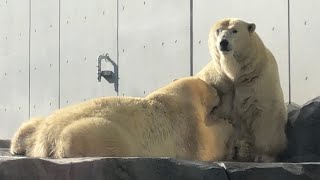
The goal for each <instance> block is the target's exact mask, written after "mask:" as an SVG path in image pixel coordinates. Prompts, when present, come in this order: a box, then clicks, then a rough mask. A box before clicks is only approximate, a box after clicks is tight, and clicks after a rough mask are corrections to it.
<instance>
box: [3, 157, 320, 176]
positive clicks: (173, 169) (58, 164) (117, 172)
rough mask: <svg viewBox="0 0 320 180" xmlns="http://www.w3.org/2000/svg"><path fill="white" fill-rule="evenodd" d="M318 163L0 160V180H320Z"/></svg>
mask: <svg viewBox="0 0 320 180" xmlns="http://www.w3.org/2000/svg"><path fill="white" fill-rule="evenodd" d="M319 175H320V163H238V162H219V163H218V162H195V161H184V160H175V159H170V158H106V157H104V158H102V157H101V158H98V157H97V158H67V159H35V158H25V157H20V158H19V157H2V158H0V179H1V180H7V179H10V180H11V179H18V180H19V179H21V180H22V179H23V180H29V179H30V180H31V179H32V180H38V179H45V180H54V179H59V180H64V179H68V180H69V179H75V180H82V179H83V180H85V179H110V180H140V179H141V180H149V179H150V180H162V179H174V180H180V179H181V180H209V179H213V180H319V178H320V176H319Z"/></svg>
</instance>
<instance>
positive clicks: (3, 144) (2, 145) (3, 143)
mask: <svg viewBox="0 0 320 180" xmlns="http://www.w3.org/2000/svg"><path fill="white" fill-rule="evenodd" d="M9 147H10V140H1V139H0V148H9Z"/></svg>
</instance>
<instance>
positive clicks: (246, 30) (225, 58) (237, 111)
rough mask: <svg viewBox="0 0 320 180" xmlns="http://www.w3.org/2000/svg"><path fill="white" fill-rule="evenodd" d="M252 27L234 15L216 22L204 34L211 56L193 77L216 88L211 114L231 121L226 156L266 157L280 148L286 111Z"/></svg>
mask: <svg viewBox="0 0 320 180" xmlns="http://www.w3.org/2000/svg"><path fill="white" fill-rule="evenodd" d="M255 28H256V25H255V24H254V23H248V22H245V21H243V20H241V19H237V18H225V19H221V20H219V21H218V22H216V23H215V24H214V25H213V27H212V28H211V30H210V33H209V40H208V45H209V50H210V54H211V58H212V61H211V62H209V64H207V65H206V66H205V67H204V68H203V69H202V70H201V71H200V72H199V73H197V74H196V75H195V77H199V78H200V79H203V80H204V81H206V82H207V83H209V84H211V85H212V86H213V87H215V88H216V89H217V91H218V94H219V96H220V100H221V101H220V104H219V105H218V106H217V108H216V109H214V111H213V114H214V115H215V116H216V117H219V118H226V119H229V120H231V122H233V123H232V124H233V125H234V127H235V132H234V135H233V142H234V147H235V152H233V154H230V155H229V160H231V159H235V160H239V161H257V162H261V161H262V162H269V161H275V160H276V157H277V155H279V153H280V152H282V151H283V150H284V149H285V148H286V141H287V140H286V135H285V124H286V121H287V113H286V107H285V103H284V98H283V92H282V89H281V86H280V80H279V73H278V67H277V63H276V60H275V58H274V56H273V55H272V53H271V52H270V51H269V49H267V48H266V47H265V45H264V44H263V42H262V40H261V39H260V38H259V36H258V34H257V33H256V32H255Z"/></svg>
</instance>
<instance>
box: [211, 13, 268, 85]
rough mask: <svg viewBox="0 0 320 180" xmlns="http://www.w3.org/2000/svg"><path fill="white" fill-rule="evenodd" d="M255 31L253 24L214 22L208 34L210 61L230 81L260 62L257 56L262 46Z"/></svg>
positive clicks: (234, 19) (238, 20) (240, 21)
mask: <svg viewBox="0 0 320 180" xmlns="http://www.w3.org/2000/svg"><path fill="white" fill-rule="evenodd" d="M255 29H256V25H255V24H254V23H248V22H245V21H243V20H240V19H237V18H225V19H221V20H219V21H218V22H216V23H215V24H214V25H213V27H212V28H211V30H210V32H209V40H208V45H209V50H210V53H211V56H212V59H213V60H214V62H216V63H217V64H218V66H220V67H221V69H222V70H223V71H224V72H225V74H226V75H227V76H228V77H229V78H230V79H231V80H237V79H239V78H240V77H241V76H242V74H246V73H247V72H246V71H248V72H249V71H251V70H252V69H254V68H255V67H256V66H257V65H258V64H259V63H260V61H261V60H260V59H261V58H257V55H259V56H260V54H261V52H260V51H261V49H263V50H264V45H263V43H262V41H261V39H260V38H259V37H258V35H257V34H256V32H255ZM249 64H250V66H248V65H249ZM243 67H250V68H252V69H251V70H250V69H248V68H243ZM246 69H247V70H246Z"/></svg>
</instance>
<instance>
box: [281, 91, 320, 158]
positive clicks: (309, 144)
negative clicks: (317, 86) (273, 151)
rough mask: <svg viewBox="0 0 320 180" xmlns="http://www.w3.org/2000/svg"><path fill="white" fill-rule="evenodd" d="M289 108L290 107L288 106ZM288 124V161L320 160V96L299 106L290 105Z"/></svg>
mask: <svg viewBox="0 0 320 180" xmlns="http://www.w3.org/2000/svg"><path fill="white" fill-rule="evenodd" d="M288 110H289V107H288ZM290 110H291V111H289V114H288V124H287V129H286V133H287V137H288V148H287V150H286V152H285V153H284V155H283V157H282V159H283V160H284V161H288V162H310V161H311V162H315V161H320V97H317V98H314V99H312V100H311V101H309V102H307V103H306V104H304V105H303V106H302V107H301V108H300V109H299V107H295V108H294V107H293V106H291V107H290Z"/></svg>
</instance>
